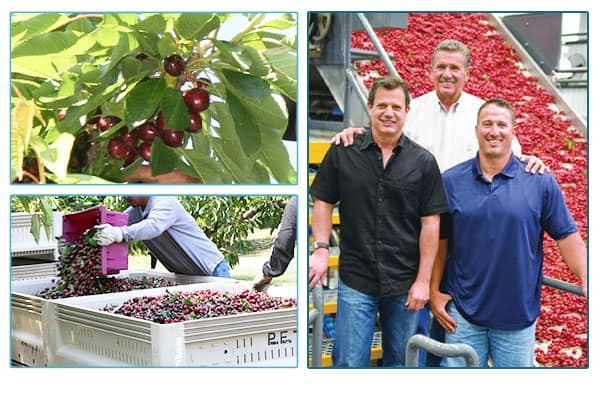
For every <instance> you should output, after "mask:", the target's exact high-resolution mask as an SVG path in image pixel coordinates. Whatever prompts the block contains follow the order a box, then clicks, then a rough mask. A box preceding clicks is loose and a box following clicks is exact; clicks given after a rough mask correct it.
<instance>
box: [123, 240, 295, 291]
mask: <svg viewBox="0 0 600 400" xmlns="http://www.w3.org/2000/svg"><path fill="white" fill-rule="evenodd" d="M276 233H277V231H276V230H275V231H274V232H273V233H272V234H271V232H270V231H269V229H263V230H260V231H257V232H255V233H253V234H251V235H250V236H249V237H248V240H250V241H251V242H252V244H253V248H254V249H255V250H254V251H253V252H251V253H249V254H243V255H240V256H239V258H240V262H239V264H237V265H236V266H234V267H233V268H232V269H231V277H232V278H234V279H238V280H243V281H252V280H253V279H254V277H255V276H256V275H257V274H259V273H260V272H261V271H262V265H263V264H264V262H265V261H267V260H268V259H269V256H270V254H271V245H272V243H273V240H275V235H276ZM149 269H150V256H149V255H145V256H132V255H130V256H129V270H149ZM156 271H162V272H167V269H165V267H164V266H163V265H162V264H161V263H160V262H158V263H157V264H156ZM296 271H297V265H296V258H294V259H292V261H291V262H290V266H289V267H288V269H287V270H286V271H285V273H284V274H283V275H281V276H279V277H277V278H275V279H273V282H272V284H273V285H281V286H284V285H289V286H295V285H296V282H297V277H296Z"/></svg>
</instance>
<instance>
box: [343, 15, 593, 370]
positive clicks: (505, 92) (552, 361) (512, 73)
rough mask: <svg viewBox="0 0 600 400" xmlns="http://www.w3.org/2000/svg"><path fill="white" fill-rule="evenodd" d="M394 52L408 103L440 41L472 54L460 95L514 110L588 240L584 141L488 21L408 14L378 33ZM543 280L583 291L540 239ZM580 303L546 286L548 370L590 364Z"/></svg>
mask: <svg viewBox="0 0 600 400" xmlns="http://www.w3.org/2000/svg"><path fill="white" fill-rule="evenodd" d="M377 35H378V37H379V39H380V40H381V42H382V44H383V47H384V48H385V50H386V51H387V52H390V53H393V55H394V57H393V62H394V65H395V68H396V70H397V71H398V73H399V74H400V76H402V77H403V78H404V79H405V80H406V81H407V82H408V84H409V88H410V90H411V96H412V97H413V98H415V97H418V96H421V95H423V94H425V93H426V92H428V91H431V90H433V85H432V83H431V80H430V79H429V77H428V74H426V73H424V71H429V70H430V69H431V56H432V50H433V48H434V47H435V45H436V44H437V43H439V42H440V41H441V40H445V39H457V40H460V41H461V42H463V43H465V44H466V45H467V46H468V47H469V49H470V50H471V65H470V67H469V73H470V77H469V80H468V81H467V83H466V85H465V91H466V92H468V93H470V94H473V95H475V96H478V97H480V98H484V99H486V98H492V97H499V98H503V99H505V100H507V101H509V102H510V103H512V104H513V106H514V107H515V117H516V124H515V133H516V135H517V137H518V138H519V142H520V143H521V146H522V151H523V154H532V155H535V156H537V157H539V158H541V159H542V160H543V161H544V163H545V164H546V165H547V166H549V167H550V169H551V171H552V174H554V176H555V177H556V179H557V181H558V182H559V184H560V186H561V189H562V191H563V194H564V197H565V200H566V203H567V206H568V207H569V210H570V211H571V213H572V214H573V217H574V219H575V222H576V223H577V226H578V228H579V231H580V233H581V235H582V237H583V239H584V240H585V241H587V191H588V178H587V168H588V166H587V141H586V139H585V137H584V135H582V133H580V132H578V131H577V130H576V129H575V128H573V126H572V124H571V121H570V120H569V119H567V118H566V117H565V115H564V114H563V113H562V112H559V111H557V110H556V108H555V107H554V106H553V105H554V103H555V100H554V98H553V97H552V96H551V95H550V94H548V93H547V92H546V91H545V90H544V89H543V88H542V87H541V86H540V85H539V84H538V82H537V80H536V78H535V77H532V76H531V75H528V74H527V72H526V71H525V70H524V68H523V67H522V64H520V58H519V56H518V55H517V53H516V52H515V50H514V49H513V48H512V47H511V46H510V45H508V44H507V43H506V42H505V41H504V39H503V38H502V36H501V35H500V34H499V33H498V32H497V31H496V30H495V29H494V27H493V25H491V24H490V23H489V22H488V21H487V19H486V16H485V15H483V14H476V13H426V14H419V13H411V14H409V17H408V27H407V28H406V29H386V30H379V31H378V32H377ZM352 46H353V47H354V48H360V49H368V50H374V46H373V45H372V43H371V41H370V39H369V38H368V35H367V34H366V32H364V31H357V32H353V34H352ZM356 66H357V70H358V74H359V75H360V76H361V77H362V79H363V81H364V83H365V85H366V86H367V87H370V85H371V84H372V82H373V80H374V79H375V78H376V77H377V76H379V75H385V74H387V73H388V71H387V69H386V67H385V65H384V64H383V62H382V61H380V60H375V61H360V62H357V64H356ZM544 274H545V275H546V276H549V277H552V278H555V279H560V280H563V281H566V282H571V283H576V284H580V283H581V282H580V281H579V280H578V279H577V277H576V276H575V275H574V274H573V273H572V272H571V271H570V270H569V269H568V267H567V266H566V264H565V263H564V262H563V261H562V258H561V256H560V253H559V251H558V247H557V246H556V244H555V242H554V241H553V240H551V239H550V238H549V237H547V236H546V237H545V239H544ZM586 304H587V302H586V300H585V299H584V298H581V297H578V296H575V295H571V294H569V293H566V292H563V291H558V290H556V289H551V288H547V287H544V288H543V289H542V314H541V317H540V318H539V320H538V323H537V333H536V335H537V343H538V349H537V351H536V360H537V362H538V363H539V364H540V365H546V366H586V365H587V308H586Z"/></svg>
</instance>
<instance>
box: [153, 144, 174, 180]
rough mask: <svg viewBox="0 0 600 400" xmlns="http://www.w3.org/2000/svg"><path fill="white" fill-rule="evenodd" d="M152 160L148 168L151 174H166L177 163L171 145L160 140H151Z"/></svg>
mask: <svg viewBox="0 0 600 400" xmlns="http://www.w3.org/2000/svg"><path fill="white" fill-rule="evenodd" d="M151 157H152V162H151V163H150V170H151V171H152V176H157V175H162V174H166V173H168V172H171V171H173V169H174V168H175V166H176V165H177V159H178V155H177V153H176V152H175V149H174V148H173V147H169V146H167V145H165V144H164V143H163V141H162V140H154V141H153V142H152V156H151Z"/></svg>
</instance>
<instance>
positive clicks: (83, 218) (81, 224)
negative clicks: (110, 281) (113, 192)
mask: <svg viewBox="0 0 600 400" xmlns="http://www.w3.org/2000/svg"><path fill="white" fill-rule="evenodd" d="M127 219H128V216H127V214H125V213H121V212H116V211H110V210H107V209H106V206H104V205H99V206H96V207H91V208H88V209H85V210H83V211H78V212H74V213H70V214H65V215H64V216H63V238H64V239H65V240H66V241H67V242H74V241H75V240H77V239H79V238H80V237H81V235H83V233H84V232H85V230H86V229H89V228H93V227H94V226H95V225H100V224H111V225H113V226H125V225H127ZM127 257H128V249H127V243H113V244H111V245H110V246H106V247H102V274H103V275H111V274H117V273H119V271H121V270H126V269H127V266H128V264H127V261H128V258H127Z"/></svg>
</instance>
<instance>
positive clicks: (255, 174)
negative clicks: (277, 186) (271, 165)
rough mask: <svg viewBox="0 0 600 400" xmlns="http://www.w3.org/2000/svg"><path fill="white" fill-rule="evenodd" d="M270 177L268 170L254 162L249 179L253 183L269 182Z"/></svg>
mask: <svg viewBox="0 0 600 400" xmlns="http://www.w3.org/2000/svg"><path fill="white" fill-rule="evenodd" d="M270 179H271V177H270V175H269V170H268V169H267V168H266V167H264V166H263V165H261V164H260V163H258V162H255V163H254V165H253V166H252V174H251V175H250V179H249V180H250V181H251V182H255V183H270V182H271V180H270Z"/></svg>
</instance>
